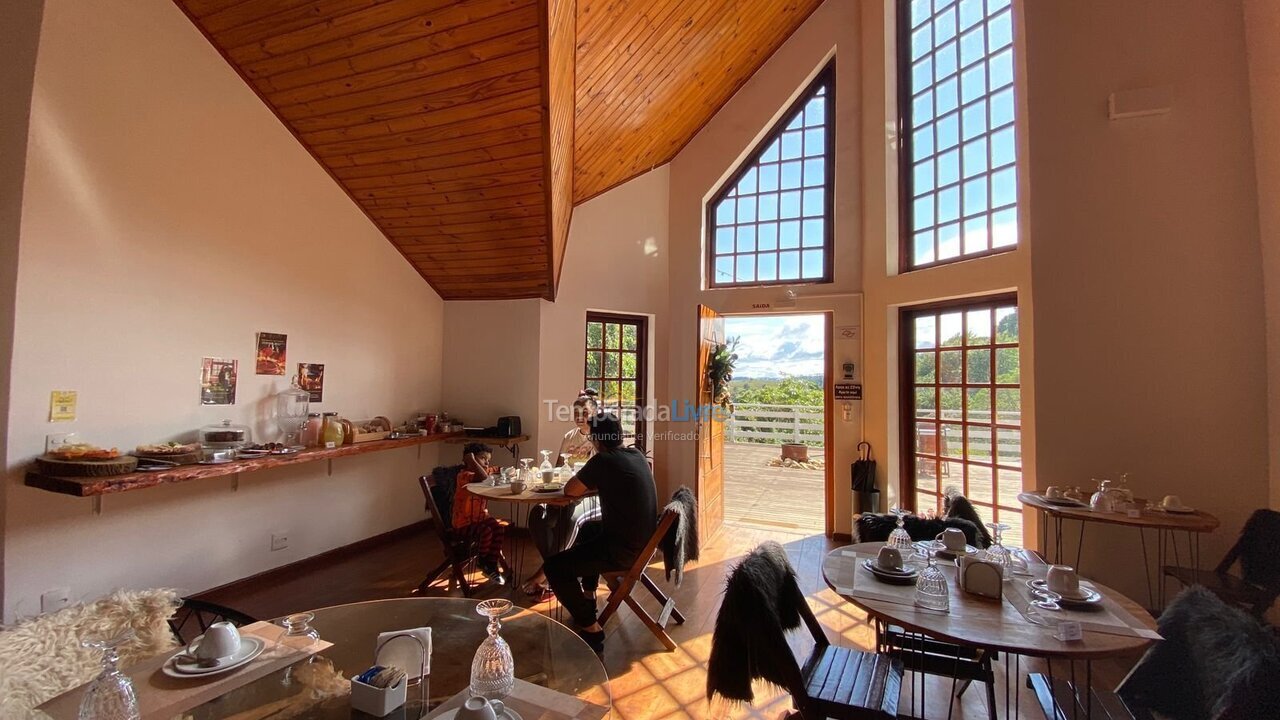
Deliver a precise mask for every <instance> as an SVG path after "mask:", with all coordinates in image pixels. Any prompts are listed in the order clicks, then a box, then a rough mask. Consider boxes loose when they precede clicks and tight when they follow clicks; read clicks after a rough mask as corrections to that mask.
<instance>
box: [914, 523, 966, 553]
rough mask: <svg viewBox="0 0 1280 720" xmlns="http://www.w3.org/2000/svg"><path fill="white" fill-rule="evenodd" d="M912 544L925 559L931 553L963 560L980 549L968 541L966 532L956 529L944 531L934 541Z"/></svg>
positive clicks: (920, 541)
mask: <svg viewBox="0 0 1280 720" xmlns="http://www.w3.org/2000/svg"><path fill="white" fill-rule="evenodd" d="M912 544H913V545H915V546H916V552H918V553H919V554H921V555H923V556H925V557H928V556H929V553H931V552H932V553H937V554H938V555H941V556H942V557H944V558H945V557H951V558H961V557H964V556H965V555H973V554H974V553H976V552H978V548H976V547H974V546H972V545H970V544H969V543H968V542H967V541H966V539H965V536H964V531H963V530H961V529H960V528H954V527H951V528H947V529H946V530H943V531H942V532H940V533H938V536H937V537H935V538H934V539H932V540H918V541H916V542H914V543H912Z"/></svg>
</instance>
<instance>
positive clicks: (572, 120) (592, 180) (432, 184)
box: [174, 0, 821, 300]
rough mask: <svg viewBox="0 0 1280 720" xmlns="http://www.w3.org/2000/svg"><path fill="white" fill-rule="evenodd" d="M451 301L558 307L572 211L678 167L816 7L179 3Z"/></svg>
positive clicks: (266, 0)
mask: <svg viewBox="0 0 1280 720" xmlns="http://www.w3.org/2000/svg"><path fill="white" fill-rule="evenodd" d="M174 2H175V3H176V4H177V5H178V6H179V7H180V8H181V9H182V10H183V11H184V12H185V13H186V14H187V16H188V17H189V18H191V20H192V22H193V23H195V25H196V26H197V27H198V28H199V29H200V30H201V32H203V33H204V35H205V36H206V37H207V38H208V39H209V41H210V42H211V43H212V44H213V46H214V47H215V48H216V49H217V50H218V51H219V52H220V53H221V54H222V55H223V57H225V58H226V59H227V61H228V62H229V63H230V64H231V65H232V67H234V68H235V69H236V71H237V72H239V73H240V75H241V76H242V77H243V78H244V79H245V81H246V82H247V83H248V84H249V85H250V86H251V87H252V88H253V89H254V91H255V92H257V93H258V95H259V96H260V97H261V98H262V99H263V101H264V102H266V103H267V105H268V106H269V107H270V108H271V109H272V110H273V111H274V112H275V113H276V115H277V116H278V117H279V118H280V120H281V121H282V122H283V123H284V124H285V126H286V127H288V128H289V130H290V131H291V132H293V134H294V135H295V136H296V137H297V138H298V140H299V141H300V142H301V143H302V144H303V145H304V146H305V147H306V148H307V150H308V151H309V152H311V154H312V155H313V156H315V158H316V159H317V160H318V161H319V162H320V164H321V165H322V166H323V167H324V168H325V170H326V171H328V172H329V174H330V175H331V176H332V177H333V178H334V180H335V181H337V182H338V184H339V185H340V186H342V188H343V189H344V190H345V191H346V192H347V193H348V194H349V195H350V196H351V198H352V199H353V200H354V201H355V202H356V203H357V204H358V205H359V206H360V207H361V208H362V209H363V210H364V212H365V213H366V214H368V216H369V217H370V219H371V220H372V221H373V222H374V223H375V224H376V225H377V226H378V228H379V229H380V230H381V231H382V232H383V233H384V234H385V235H386V236H387V238H388V239H389V240H390V241H391V242H392V243H393V244H394V245H395V246H396V248H397V249H398V250H399V251H400V252H401V253H403V254H404V256H405V258H406V259H408V260H409V262H410V263H411V264H412V265H413V266H414V267H415V268H416V269H417V270H418V272H419V273H421V274H422V276H423V277H424V278H425V279H426V280H427V281H428V282H429V283H431V285H432V287H434V288H435V289H436V291H437V292H438V293H439V294H440V295H441V297H443V298H445V299H447V300H463V299H502V298H522V297H541V298H547V299H554V298H555V291H556V286H557V284H558V280H559V274H560V265H561V263H562V261H563V258H564V253H565V245H566V243H567V241H568V235H569V221H570V216H571V213H572V211H573V205H574V204H575V203H579V202H582V201H583V200H585V199H587V198H589V197H593V196H595V195H597V194H599V193H600V192H603V191H604V190H607V189H608V188H610V187H613V186H615V185H618V184H620V183H622V182H625V181H626V180H629V179H631V178H633V177H635V176H637V175H639V174H641V173H643V172H646V171H647V170H649V169H650V168H652V167H655V166H657V165H660V164H662V163H665V162H667V161H668V160H670V159H671V158H672V157H674V156H675V154H676V153H677V152H678V151H679V149H680V148H681V147H683V145H684V144H685V143H686V142H688V140H689V139H691V138H692V137H693V136H694V134H696V133H697V131H698V129H700V128H701V127H702V125H703V124H704V123H705V122H706V121H707V120H709V119H710V118H711V116H712V115H714V114H715V112H716V111H717V110H718V109H719V108H720V107H721V106H722V105H723V104H724V102H726V101H727V100H728V99H729V97H731V96H732V95H733V93H734V92H736V90H737V89H738V88H739V87H741V85H742V84H743V83H744V82H746V80H747V79H748V78H750V76H751V75H752V74H753V73H754V72H755V71H756V70H757V69H758V68H759V66H760V65H761V64H763V62H764V60H765V59H766V58H768V57H769V55H771V54H772V53H773V51H774V50H775V49H776V48H777V47H778V46H780V45H781V44H782V42H783V41H785V39H786V38H787V37H788V36H789V35H790V34H791V32H792V31H794V30H795V28H797V27H799V25H800V23H801V22H803V20H804V19H805V18H806V17H807V16H808V15H809V13H810V12H812V10H813V9H814V8H816V7H817V5H818V4H820V2H821V0H781V1H779V0H700V1H699V2H685V1H684V0H576V1H575V0H174Z"/></svg>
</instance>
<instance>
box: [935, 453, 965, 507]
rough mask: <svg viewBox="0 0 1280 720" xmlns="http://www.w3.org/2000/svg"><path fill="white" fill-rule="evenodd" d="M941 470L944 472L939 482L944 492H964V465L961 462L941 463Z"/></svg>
mask: <svg viewBox="0 0 1280 720" xmlns="http://www.w3.org/2000/svg"><path fill="white" fill-rule="evenodd" d="M939 469H940V470H941V471H942V476H941V477H939V478H938V480H939V484H940V485H941V486H942V491H943V492H949V491H951V490H955V491H956V492H959V491H961V490H963V487H962V486H961V483H962V482H964V463H962V462H960V461H959V460H944V461H942V462H941V463H940V467H939ZM939 511H941V507H939Z"/></svg>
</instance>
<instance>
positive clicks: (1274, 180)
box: [1244, 0, 1280, 509]
mask: <svg viewBox="0 0 1280 720" xmlns="http://www.w3.org/2000/svg"><path fill="white" fill-rule="evenodd" d="M1244 18H1245V40H1246V50H1247V55H1248V59H1249V90H1250V96H1251V97H1250V99H1251V107H1252V110H1253V152H1254V165H1255V169H1256V171H1257V177H1258V223H1259V231H1260V232H1259V234H1260V235H1261V238H1262V275H1263V284H1264V286H1265V290H1266V317H1267V358H1268V362H1267V417H1268V418H1269V419H1270V426H1269V431H1268V438H1269V442H1268V451H1267V457H1268V459H1269V461H1270V462H1269V468H1268V470H1269V475H1270V478H1271V507H1272V508H1275V509H1280V3H1277V2H1275V1H1274V0H1244Z"/></svg>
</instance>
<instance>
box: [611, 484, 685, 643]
mask: <svg viewBox="0 0 1280 720" xmlns="http://www.w3.org/2000/svg"><path fill="white" fill-rule="evenodd" d="M676 519H677V513H676V511H675V510H671V509H668V510H665V511H663V513H662V517H661V518H659V519H658V529H657V530H655V531H654V532H653V537H651V538H649V542H648V543H647V544H646V545H645V546H644V550H643V551H641V553H640V554H639V555H638V556H637V557H636V561H635V562H634V563H632V564H631V567H630V568H628V569H627V570H626V571H625V573H604V574H603V577H604V579H605V582H607V583H608V584H609V589H610V592H609V599H608V601H606V602H605V604H604V610H603V611H602V612H601V613H600V617H599V619H598V622H599V623H600V624H601V625H604V624H605V623H606V622H608V621H609V618H611V617H613V616H614V614H615V613H617V612H618V608H619V607H621V606H622V604H623V603H626V605H627V607H629V608H631V609H632V610H634V611H635V613H636V615H638V616H639V617H640V622H642V623H644V625H645V627H647V628H649V631H650V632H652V633H653V635H654V637H656V638H658V642H661V643H662V645H663V646H664V647H666V648H667V652H675V649H676V641H675V640H672V639H671V636H670V635H668V634H667V630H666V627H667V622H668V621H669V620H670V619H675V621H676V623H677V624H680V625H683V624H684V615H683V614H681V613H680V610H678V609H677V608H676V601H675V600H674V599H672V598H670V597H668V596H667V594H666V593H664V592H662V588H659V587H658V585H657V583H655V582H654V581H653V579H652V578H650V577H649V576H648V575H646V574H645V569H646V568H647V567H648V566H649V563H650V562H652V561H653V556H654V554H655V553H656V552H657V551H658V544H659V543H661V542H662V538H664V537H666V534H667V531H669V530H670V529H671V526H672V525H674V524H675V522H676ZM636 583H640V584H641V585H642V586H644V588H645V589H646V590H648V591H649V594H651V595H653V597H654V599H655V600H657V601H658V602H659V603H660V604H661V605H662V611H661V612H660V613H658V617H657V619H654V617H653V616H651V615H650V614H649V612H648V611H647V610H645V609H644V606H643V605H641V604H640V602H639V601H638V600H636V599H635V598H634V597H632V596H631V592H632V591H633V590H634V589H635V587H636Z"/></svg>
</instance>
